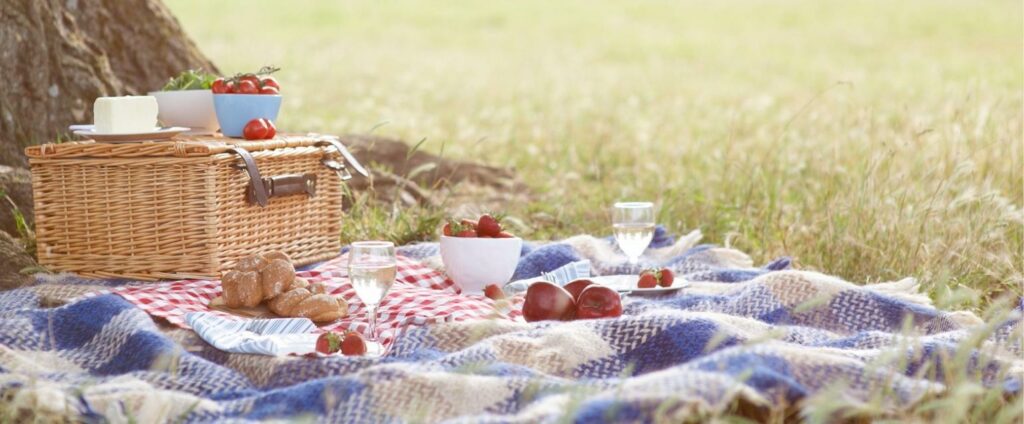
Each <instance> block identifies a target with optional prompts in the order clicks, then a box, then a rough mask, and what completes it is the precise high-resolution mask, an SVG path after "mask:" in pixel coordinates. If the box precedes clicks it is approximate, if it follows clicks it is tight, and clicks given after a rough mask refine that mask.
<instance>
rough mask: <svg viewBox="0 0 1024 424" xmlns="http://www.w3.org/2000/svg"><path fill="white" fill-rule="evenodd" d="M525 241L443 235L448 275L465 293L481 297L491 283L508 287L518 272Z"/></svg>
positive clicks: (443, 254) (442, 243) (442, 252)
mask: <svg viewBox="0 0 1024 424" xmlns="http://www.w3.org/2000/svg"><path fill="white" fill-rule="evenodd" d="M522 249H523V239H521V238H518V237H513V238H472V237H448V236H441V260H442V261H443V262H444V268H445V272H447V273H448V277H449V278H451V279H452V281H454V282H455V285H457V286H459V288H461V289H462V293H463V294H480V293H481V292H482V291H483V289H484V287H487V285H489V284H497V285H499V286H503V285H505V283H508V281H509V280H510V279H511V278H512V274H515V272H516V266H517V265H519V254H520V253H521V252H522Z"/></svg>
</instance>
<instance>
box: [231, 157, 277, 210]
mask: <svg viewBox="0 0 1024 424" xmlns="http://www.w3.org/2000/svg"><path fill="white" fill-rule="evenodd" d="M227 152H228V153H234V154H236V155H238V157H240V158H242V162H243V163H245V171H246V172H248V173H249V190H247V191H248V193H247V196H246V198H247V199H248V200H249V203H253V201H255V203H256V204H257V205H260V207H261V208H265V207H267V204H268V203H269V202H270V195H268V194H267V186H266V185H265V184H264V181H263V177H262V176H260V169H259V167H257V166H256V160H255V159H253V158H252V154H250V153H249V151H248V150H245V149H243V148H241V147H238V146H235V147H231V148H229V149H227Z"/></svg>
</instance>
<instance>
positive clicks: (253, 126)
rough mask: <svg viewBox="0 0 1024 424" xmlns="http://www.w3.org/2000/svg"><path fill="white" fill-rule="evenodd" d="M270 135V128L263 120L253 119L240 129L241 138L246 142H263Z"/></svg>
mask: <svg viewBox="0 0 1024 424" xmlns="http://www.w3.org/2000/svg"><path fill="white" fill-rule="evenodd" d="M269 133H270V128H269V127H267V120H265V119H263V118H258V119H253V120H251V121H249V123H248V124H245V128H243V129H242V136H243V137H245V139H246V140H263V139H266V138H269V137H267V134H269Z"/></svg>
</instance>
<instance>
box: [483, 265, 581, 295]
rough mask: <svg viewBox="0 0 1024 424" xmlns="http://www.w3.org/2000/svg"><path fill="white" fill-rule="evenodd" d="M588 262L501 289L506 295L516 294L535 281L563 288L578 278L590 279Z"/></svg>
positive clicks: (563, 267) (546, 273)
mask: <svg viewBox="0 0 1024 424" xmlns="http://www.w3.org/2000/svg"><path fill="white" fill-rule="evenodd" d="M590 273H591V271H590V261H588V260H582V261H576V262H570V263H567V264H565V265H562V266H561V267H559V268H557V269H555V270H554V271H551V272H545V273H543V274H541V276H540V277H534V278H527V279H524V280H516V281H513V282H511V283H508V284H506V285H505V287H504V288H503V289H502V290H504V291H505V293H508V294H513V295H514V294H518V293H523V292H525V291H526V289H527V288H528V287H530V283H533V282H536V281H547V282H550V283H555V284H558V285H559V286H564V285H566V284H569V283H571V282H573V281H575V280H578V279H580V278H590Z"/></svg>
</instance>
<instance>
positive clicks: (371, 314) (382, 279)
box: [348, 241, 397, 354]
mask: <svg viewBox="0 0 1024 424" xmlns="http://www.w3.org/2000/svg"><path fill="white" fill-rule="evenodd" d="M396 272H397V266H396V262H395V245H394V244H393V243H391V242H387V241H360V242H355V243H352V249H351V250H349V256H348V277H349V280H351V282H352V287H353V288H354V289H355V290H356V295H358V296H359V300H362V301H363V304H364V305H366V316H367V320H368V321H369V326H370V339H369V342H370V343H369V344H368V346H367V350H368V351H369V352H371V353H377V354H379V353H381V351H382V349H381V345H380V343H379V342H378V341H377V305H379V304H380V301H381V299H384V296H385V295H387V293H388V289H390V288H391V285H392V284H394V283H395V274H396Z"/></svg>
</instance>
